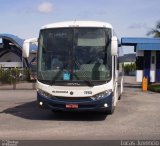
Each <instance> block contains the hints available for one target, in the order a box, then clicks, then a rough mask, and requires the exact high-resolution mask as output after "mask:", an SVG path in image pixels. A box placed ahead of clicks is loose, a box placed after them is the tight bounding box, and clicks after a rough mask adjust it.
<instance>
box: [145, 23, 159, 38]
mask: <svg viewBox="0 0 160 146" xmlns="http://www.w3.org/2000/svg"><path fill="white" fill-rule="evenodd" d="M147 35H153V37H155V38H159V37H160V21H158V22H157V24H156V26H155V28H153V29H152V30H150V31H149V32H148V33H147Z"/></svg>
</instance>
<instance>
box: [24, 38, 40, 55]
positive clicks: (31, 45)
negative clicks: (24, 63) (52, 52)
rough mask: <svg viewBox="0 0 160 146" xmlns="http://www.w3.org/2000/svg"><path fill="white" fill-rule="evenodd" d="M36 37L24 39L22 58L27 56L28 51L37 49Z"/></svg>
mask: <svg viewBox="0 0 160 146" xmlns="http://www.w3.org/2000/svg"><path fill="white" fill-rule="evenodd" d="M37 46H38V42H37V38H31V39H26V40H25V41H24V43H23V49H22V55H23V57H24V58H28V57H29V53H30V51H33V50H34V51H37Z"/></svg>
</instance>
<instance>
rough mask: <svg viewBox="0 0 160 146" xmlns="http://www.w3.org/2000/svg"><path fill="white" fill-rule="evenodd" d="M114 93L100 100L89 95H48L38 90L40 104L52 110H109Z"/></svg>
mask: <svg viewBox="0 0 160 146" xmlns="http://www.w3.org/2000/svg"><path fill="white" fill-rule="evenodd" d="M112 98H113V93H111V94H110V95H108V96H106V97H103V98H102V99H99V100H92V99H91V98H89V97H82V98H80V99H79V98H76V97H72V98H70V99H68V98H67V97H63V98H59V97H56V96H52V97H46V96H44V95H42V94H40V93H39V92H37V102H38V105H39V106H40V107H41V108H43V109H49V110H52V111H107V110H110V109H111V108H112Z"/></svg>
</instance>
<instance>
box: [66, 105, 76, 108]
mask: <svg viewBox="0 0 160 146" xmlns="http://www.w3.org/2000/svg"><path fill="white" fill-rule="evenodd" d="M66 108H78V104H66Z"/></svg>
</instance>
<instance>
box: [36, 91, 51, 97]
mask: <svg viewBox="0 0 160 146" xmlns="http://www.w3.org/2000/svg"><path fill="white" fill-rule="evenodd" d="M37 92H38V93H39V94H41V95H42V96H45V97H47V98H50V97H52V95H51V94H49V93H47V92H45V91H43V90H41V89H37Z"/></svg>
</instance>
